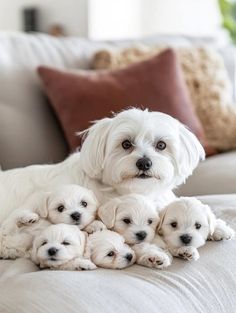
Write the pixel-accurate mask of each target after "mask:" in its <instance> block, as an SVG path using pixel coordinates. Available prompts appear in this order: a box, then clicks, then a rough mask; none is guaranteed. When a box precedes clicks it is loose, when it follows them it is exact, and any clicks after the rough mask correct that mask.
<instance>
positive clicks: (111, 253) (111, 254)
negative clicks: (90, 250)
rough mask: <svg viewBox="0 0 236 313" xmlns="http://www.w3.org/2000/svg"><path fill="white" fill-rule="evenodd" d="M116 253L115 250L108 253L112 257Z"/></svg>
mask: <svg viewBox="0 0 236 313" xmlns="http://www.w3.org/2000/svg"><path fill="white" fill-rule="evenodd" d="M114 255H115V252H114V251H110V252H109V253H107V256H109V257H112V256H114Z"/></svg>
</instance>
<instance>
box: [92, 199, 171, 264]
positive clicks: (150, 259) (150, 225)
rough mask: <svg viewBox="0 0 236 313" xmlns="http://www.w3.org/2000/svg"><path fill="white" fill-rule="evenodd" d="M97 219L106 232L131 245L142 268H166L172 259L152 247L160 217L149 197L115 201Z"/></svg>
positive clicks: (157, 248)
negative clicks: (116, 233)
mask: <svg viewBox="0 0 236 313" xmlns="http://www.w3.org/2000/svg"><path fill="white" fill-rule="evenodd" d="M98 216H99V217H100V218H101V220H102V222H103V223H104V224H105V225H106V226H107V228H109V229H112V230H114V231H116V232H118V233H119V234H120V235H122V236H123V237H124V238H125V242H126V243H128V244H130V245H132V249H134V251H135V253H136V257H137V261H136V262H137V263H138V264H140V265H144V266H148V267H156V268H164V267H167V266H169V265H170V264H171V260H172V258H171V257H170V256H169V255H168V254H167V253H166V252H165V251H164V250H162V249H161V248H159V247H158V246H156V245H153V244H151V243H152V240H153V239H154V236H155V232H156V227H157V223H158V222H159V215H158V212H157V210H156V207H155V205H154V202H153V201H151V200H149V199H148V198H147V197H145V196H142V195H138V194H130V195H126V196H122V197H118V198H114V199H112V200H110V201H108V202H107V203H105V204H104V205H102V206H101V207H99V209H98Z"/></svg>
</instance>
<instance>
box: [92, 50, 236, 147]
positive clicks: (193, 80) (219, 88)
mask: <svg viewBox="0 0 236 313" xmlns="http://www.w3.org/2000/svg"><path fill="white" fill-rule="evenodd" d="M166 48H167V47H163V46H162V47H151V48H150V47H144V46H142V47H141V46H140V47H133V48H129V49H126V50H122V51H118V52H112V51H109V50H102V51H99V52H97V53H96V54H95V56H94V60H93V68H94V69H117V68H121V67H125V66H127V65H129V64H131V63H133V62H138V61H141V60H143V59H147V58H150V57H151V56H153V55H154V54H157V53H160V52H161V51H163V50H164V49H166ZM176 51H177V54H178V57H179V60H180V63H181V66H182V69H183V72H184V77H185V80H186V83H187V85H188V88H189V92H190V96H191V99H192V102H193V104H194V106H195V111H196V113H197V115H198V117H199V119H200V120H201V122H202V125H203V128H204V131H205V134H206V139H207V142H208V144H209V145H210V146H212V147H214V148H216V149H217V150H219V151H226V150H231V149H235V148H236V106H234V105H233V103H232V97H231V83H230V80H229V77H228V74H227V71H226V69H225V66H224V62H223V60H222V58H221V56H220V55H219V54H218V53H217V52H216V51H214V50H212V49H210V48H206V47H181V48H176Z"/></svg>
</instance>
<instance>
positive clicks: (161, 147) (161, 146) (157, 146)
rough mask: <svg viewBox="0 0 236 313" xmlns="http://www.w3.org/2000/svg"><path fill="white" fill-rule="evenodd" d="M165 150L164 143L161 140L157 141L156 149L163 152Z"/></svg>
mask: <svg viewBox="0 0 236 313" xmlns="http://www.w3.org/2000/svg"><path fill="white" fill-rule="evenodd" d="M165 148H166V143H165V142H164V141H162V140H160V141H158V143H157V144H156V149H157V150H160V151H162V150H165Z"/></svg>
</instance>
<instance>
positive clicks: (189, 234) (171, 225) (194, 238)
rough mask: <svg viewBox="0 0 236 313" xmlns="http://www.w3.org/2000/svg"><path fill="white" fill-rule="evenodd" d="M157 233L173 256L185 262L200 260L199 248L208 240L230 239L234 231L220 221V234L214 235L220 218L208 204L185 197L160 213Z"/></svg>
mask: <svg viewBox="0 0 236 313" xmlns="http://www.w3.org/2000/svg"><path fill="white" fill-rule="evenodd" d="M160 218H161V221H160V224H159V226H158V233H159V234H160V235H161V236H162V238H163V240H164V242H165V243H166V245H167V248H168V250H169V251H170V252H171V254H172V255H173V256H177V257H181V258H184V259H186V260H197V259H198V258H199V252H198V250H197V249H198V248H199V247H201V246H203V245H204V244H205V242H206V240H222V239H227V240H228V239H231V238H232V237H233V236H234V231H233V230H232V229H231V228H230V227H228V226H227V225H226V224H225V223H224V222H223V221H221V222H220V223H221V232H219V229H218V231H217V232H215V228H216V224H217V219H216V217H215V215H214V214H213V212H212V211H211V209H210V207H209V206H208V205H205V204H202V203H201V202H200V201H199V200H197V199H196V198H188V197H182V198H180V199H178V200H176V201H174V202H172V203H171V204H169V205H168V206H167V207H166V208H165V209H164V210H163V211H162V212H161V214H160Z"/></svg>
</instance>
